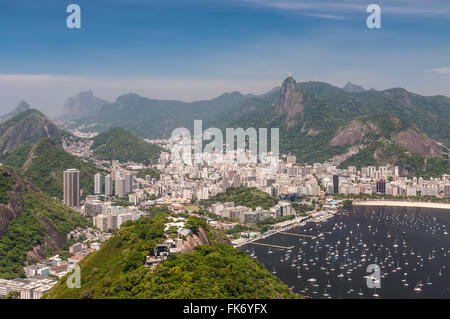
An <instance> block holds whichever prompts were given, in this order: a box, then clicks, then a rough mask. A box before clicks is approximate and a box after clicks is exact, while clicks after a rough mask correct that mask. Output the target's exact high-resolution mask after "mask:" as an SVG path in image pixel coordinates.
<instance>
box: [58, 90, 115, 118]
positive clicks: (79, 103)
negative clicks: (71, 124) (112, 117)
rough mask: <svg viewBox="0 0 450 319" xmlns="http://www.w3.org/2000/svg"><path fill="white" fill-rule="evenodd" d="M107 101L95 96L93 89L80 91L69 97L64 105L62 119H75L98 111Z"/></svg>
mask: <svg viewBox="0 0 450 319" xmlns="http://www.w3.org/2000/svg"><path fill="white" fill-rule="evenodd" d="M104 104H108V102H107V101H105V100H102V99H99V98H98V97H95V96H94V94H93V93H92V91H84V92H80V93H78V94H77V95H76V96H75V97H69V98H67V100H66V103H65V104H64V107H63V113H62V114H61V115H60V116H59V117H58V119H60V120H66V121H67V120H74V119H79V118H82V117H84V116H88V115H90V114H92V113H95V112H97V111H98V110H99V109H100V107H101V106H102V105H104Z"/></svg>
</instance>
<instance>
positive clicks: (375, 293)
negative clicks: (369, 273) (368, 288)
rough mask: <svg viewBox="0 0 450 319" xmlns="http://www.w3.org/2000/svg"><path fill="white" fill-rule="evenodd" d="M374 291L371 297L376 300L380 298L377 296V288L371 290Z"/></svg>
mask: <svg viewBox="0 0 450 319" xmlns="http://www.w3.org/2000/svg"><path fill="white" fill-rule="evenodd" d="M373 289H374V293H373V295H372V296H373V297H375V298H377V297H380V295H379V294H377V288H376V287H374V288H373Z"/></svg>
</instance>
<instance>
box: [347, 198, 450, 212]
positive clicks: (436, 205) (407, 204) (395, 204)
mask: <svg viewBox="0 0 450 319" xmlns="http://www.w3.org/2000/svg"><path fill="white" fill-rule="evenodd" d="M352 205H353V206H389V207H420V208H437V209H449V210H450V204H444V203H428V202H404V201H387V200H380V201H361V202H354V203H353V204H352Z"/></svg>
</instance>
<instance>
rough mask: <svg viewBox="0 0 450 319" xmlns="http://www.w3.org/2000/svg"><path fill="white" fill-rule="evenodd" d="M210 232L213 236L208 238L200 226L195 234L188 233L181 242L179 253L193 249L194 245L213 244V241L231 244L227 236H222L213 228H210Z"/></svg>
mask: <svg viewBox="0 0 450 319" xmlns="http://www.w3.org/2000/svg"><path fill="white" fill-rule="evenodd" d="M210 232H211V235H212V237H213V238H210V236H209V235H208V232H207V231H206V230H205V229H204V228H203V227H200V228H199V229H198V231H197V232H196V233H195V234H191V235H189V236H188V237H187V238H186V240H185V241H184V242H183V246H182V247H181V253H182V254H186V253H190V252H192V251H193V250H194V248H195V247H196V246H200V245H209V246H212V245H214V241H216V242H217V243H220V244H225V245H228V246H232V244H231V241H230V240H229V239H228V238H226V237H225V238H224V237H222V236H221V235H220V234H219V233H217V232H216V231H215V230H214V229H210Z"/></svg>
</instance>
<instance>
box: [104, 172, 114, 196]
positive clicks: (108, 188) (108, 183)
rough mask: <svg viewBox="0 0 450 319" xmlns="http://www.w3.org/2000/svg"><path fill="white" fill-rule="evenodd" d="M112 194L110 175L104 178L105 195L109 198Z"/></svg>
mask: <svg viewBox="0 0 450 319" xmlns="http://www.w3.org/2000/svg"><path fill="white" fill-rule="evenodd" d="M112 194H113V186H112V176H111V175H110V174H108V175H106V177H105V195H107V196H111V195H112Z"/></svg>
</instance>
